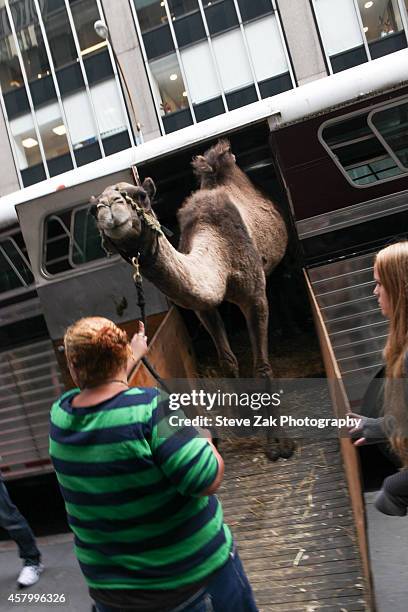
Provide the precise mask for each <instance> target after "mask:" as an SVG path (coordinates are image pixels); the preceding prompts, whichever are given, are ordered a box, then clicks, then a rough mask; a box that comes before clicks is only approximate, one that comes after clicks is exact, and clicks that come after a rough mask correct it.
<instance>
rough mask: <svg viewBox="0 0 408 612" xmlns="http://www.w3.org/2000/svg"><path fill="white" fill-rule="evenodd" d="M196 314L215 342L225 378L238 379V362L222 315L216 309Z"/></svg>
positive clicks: (198, 311) (199, 311) (200, 311)
mask: <svg viewBox="0 0 408 612" xmlns="http://www.w3.org/2000/svg"><path fill="white" fill-rule="evenodd" d="M195 313H196V315H197V317H198V318H199V319H200V321H201V323H202V324H203V325H204V327H205V329H206V330H207V331H208V333H209V334H210V336H211V338H212V339H213V341H214V344H215V348H216V349H217V353H218V359H219V362H220V365H221V368H222V374H223V376H224V377H225V378H238V376H239V369H238V361H237V358H236V357H235V355H234V353H233V352H232V349H231V347H230V344H229V342H228V338H227V332H226V331H225V327H224V322H223V320H222V319H221V316H220V313H219V312H218V310H217V309H216V308H212V309H211V310H196V311H195Z"/></svg>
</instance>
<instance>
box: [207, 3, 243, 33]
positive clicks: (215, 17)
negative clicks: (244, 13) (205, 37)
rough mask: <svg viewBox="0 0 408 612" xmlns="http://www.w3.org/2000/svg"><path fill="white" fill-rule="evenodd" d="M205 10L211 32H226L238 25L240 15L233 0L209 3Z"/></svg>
mask: <svg viewBox="0 0 408 612" xmlns="http://www.w3.org/2000/svg"><path fill="white" fill-rule="evenodd" d="M208 4H210V3H208ZM204 10H205V16H206V18H207V23H208V29H209V30H210V33H211V34H217V33H218V32H224V31H225V30H229V29H231V28H234V27H236V26H237V25H238V16H237V12H236V10H235V6H234V2H233V0H222V1H221V2H217V3H215V4H210V5H209V6H208V5H207V6H206V7H205V9H204Z"/></svg>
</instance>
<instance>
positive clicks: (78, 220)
mask: <svg viewBox="0 0 408 612" xmlns="http://www.w3.org/2000/svg"><path fill="white" fill-rule="evenodd" d="M71 235H72V238H73V245H74V246H73V249H72V253H71V264H72V265H73V266H78V265H80V264H84V263H86V262H88V261H93V260H95V259H101V258H102V257H106V252H105V251H104V250H103V248H102V246H101V235H100V233H99V231H98V228H97V227H96V223H95V218H94V217H93V216H92V215H91V214H90V212H89V207H88V206H87V207H86V208H80V209H78V210H75V211H74V212H73V215H72V227H71Z"/></svg>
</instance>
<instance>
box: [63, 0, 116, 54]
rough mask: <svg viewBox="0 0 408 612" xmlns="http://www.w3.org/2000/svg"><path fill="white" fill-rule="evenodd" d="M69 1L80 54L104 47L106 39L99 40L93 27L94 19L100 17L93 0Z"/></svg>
mask: <svg viewBox="0 0 408 612" xmlns="http://www.w3.org/2000/svg"><path fill="white" fill-rule="evenodd" d="M69 3H70V6H71V12H72V19H73V21H74V24H75V30H76V33H77V36H78V41H79V47H80V49H81V53H82V55H87V54H88V53H93V52H95V51H98V49H101V48H103V47H106V44H107V43H106V40H101V39H100V38H99V36H98V35H97V33H96V32H95V29H94V23H95V21H97V20H98V19H100V18H101V16H100V14H99V10H98V7H97V5H96V2H95V0H69Z"/></svg>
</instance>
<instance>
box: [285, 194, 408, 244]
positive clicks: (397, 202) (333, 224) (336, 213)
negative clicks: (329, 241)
mask: <svg viewBox="0 0 408 612" xmlns="http://www.w3.org/2000/svg"><path fill="white" fill-rule="evenodd" d="M403 210H408V190H405V191H400V192H399V193H396V194H392V195H391V196H389V195H387V196H382V197H381V198H376V199H375V200H369V201H368V202H363V203H360V204H353V205H352V206H346V207H345V208H341V209H340V210H333V211H329V212H327V213H323V214H321V215H316V216H315V217H309V218H308V219H302V220H301V221H298V222H297V223H296V228H297V231H298V234H299V238H300V240H305V239H306V238H312V237H313V236H320V235H321V234H327V233H328V232H332V231H334V230H339V229H343V228H345V227H350V226H351V225H357V224H358V223H364V222H366V221H369V220H372V219H378V218H379V217H385V216H388V215H392V214H394V213H396V212H401V211H403Z"/></svg>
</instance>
